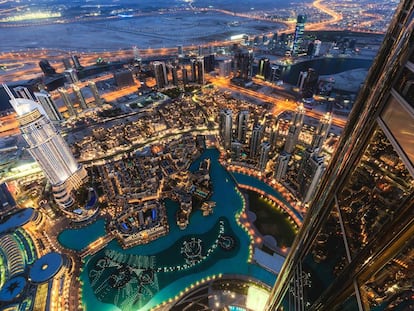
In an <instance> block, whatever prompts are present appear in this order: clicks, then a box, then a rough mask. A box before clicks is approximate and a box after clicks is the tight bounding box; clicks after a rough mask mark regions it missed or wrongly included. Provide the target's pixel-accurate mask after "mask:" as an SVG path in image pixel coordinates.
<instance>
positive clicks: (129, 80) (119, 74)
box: [114, 69, 135, 87]
mask: <svg viewBox="0 0 414 311" xmlns="http://www.w3.org/2000/svg"><path fill="white" fill-rule="evenodd" d="M114 79H115V84H116V85H117V86H118V87H126V86H131V85H134V84H135V82H134V76H133V75H132V71H131V70H129V69H120V70H118V71H116V72H114Z"/></svg>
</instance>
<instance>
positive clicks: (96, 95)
mask: <svg viewBox="0 0 414 311" xmlns="http://www.w3.org/2000/svg"><path fill="white" fill-rule="evenodd" d="M88 87H89V89H90V90H91V92H92V94H93V98H94V100H95V105H96V106H98V107H99V106H101V105H102V103H103V101H102V98H101V96H99V91H98V88H97V87H96V84H95V82H94V81H88Z"/></svg>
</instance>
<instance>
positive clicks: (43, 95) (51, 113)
mask: <svg viewBox="0 0 414 311" xmlns="http://www.w3.org/2000/svg"><path fill="white" fill-rule="evenodd" d="M34 96H35V97H36V99H37V101H38V102H39V104H40V105H41V106H42V107H43V109H44V111H45V112H46V115H47V117H48V118H49V120H50V121H61V120H63V117H62V115H61V114H60V112H59V110H58V108H57V106H56V103H55V102H54V100H53V99H52V96H50V94H49V93H48V92H46V91H45V90H41V91H40V92H35V93H34Z"/></svg>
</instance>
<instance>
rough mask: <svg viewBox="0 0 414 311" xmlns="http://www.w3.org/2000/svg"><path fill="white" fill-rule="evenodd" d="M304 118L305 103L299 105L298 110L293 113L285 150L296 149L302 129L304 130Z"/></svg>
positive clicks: (290, 151)
mask: <svg viewBox="0 0 414 311" xmlns="http://www.w3.org/2000/svg"><path fill="white" fill-rule="evenodd" d="M304 118H305V108H304V107H303V105H299V106H298V108H297V109H296V111H295V112H294V113H293V116H292V120H291V121H290V126H289V131H288V135H287V137H286V142H285V146H284V151H285V152H287V153H292V152H293V150H295V147H296V144H297V142H298V138H299V134H300V131H301V130H302V126H303V119H304Z"/></svg>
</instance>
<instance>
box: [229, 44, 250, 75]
mask: <svg viewBox="0 0 414 311" xmlns="http://www.w3.org/2000/svg"><path fill="white" fill-rule="evenodd" d="M233 62H234V76H235V77H237V78H241V79H243V80H249V79H250V78H251V77H252V65H253V51H252V50H241V49H239V50H237V51H236V52H234V57H233Z"/></svg>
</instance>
